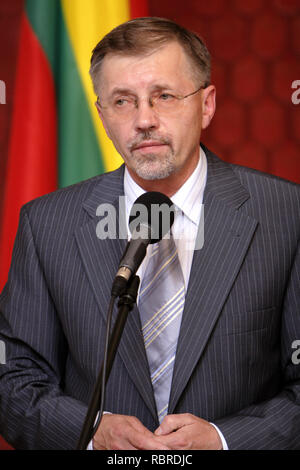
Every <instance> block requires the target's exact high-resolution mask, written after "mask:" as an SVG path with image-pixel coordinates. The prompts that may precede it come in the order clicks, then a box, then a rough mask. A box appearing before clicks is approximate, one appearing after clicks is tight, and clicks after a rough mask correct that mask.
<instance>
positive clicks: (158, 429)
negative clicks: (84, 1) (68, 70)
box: [0, 18, 300, 449]
mask: <svg viewBox="0 0 300 470" xmlns="http://www.w3.org/2000/svg"><path fill="white" fill-rule="evenodd" d="M91 64H92V65H91V76H92V79H93V83H94V88H95V92H96V94H97V96H98V98H97V104H96V105H97V109H98V112H99V116H100V118H101V120H102V122H103V125H104V127H105V129H106V132H107V134H108V136H109V137H110V138H111V140H112V141H113V143H114V145H115V147H116V149H117V150H118V151H119V153H120V154H121V155H122V157H123V159H124V162H125V166H122V167H121V168H120V169H119V170H117V171H116V172H112V173H110V174H106V175H101V176H99V177H96V178H93V179H91V180H88V181H85V182H83V183H81V184H79V185H75V186H73V187H69V188H66V189H63V190H59V191H57V192H55V193H53V194H51V195H47V196H45V197H42V198H40V199H38V200H36V201H33V202H31V203H29V204H27V205H26V206H25V207H24V208H23V209H22V211H21V217H20V227H19V231H18V235H17V238H16V243H15V249H14V256H13V262H12V266H11V271H10V275H9V280H8V283H7V285H6V287H5V289H4V291H3V293H2V295H1V303H0V310H1V312H2V314H1V317H0V331H1V337H0V338H1V339H2V340H3V341H4V342H5V345H6V349H7V364H6V365H3V366H1V367H0V374H1V380H0V393H1V402H0V403H1V415H0V416H1V417H0V423H1V429H0V431H1V433H2V434H3V435H4V437H5V438H6V439H7V440H8V441H9V442H11V443H12V444H13V445H14V446H15V447H17V448H35V449H37V448H42V449H43V448H50V449H57V448H63V449H72V448H75V447H76V443H77V441H78V438H79V435H80V431H81V427H82V425H83V421H84V418H85V415H86V411H87V404H88V402H89V398H90V395H91V392H92V390H93V386H94V383H95V380H96V377H97V374H98V371H99V366H100V364H101V361H102V357H103V343H104V337H105V323H106V311H107V305H108V301H109V297H110V289H111V285H112V281H113V279H114V276H115V273H116V271H117V268H118V264H119V260H120V258H121V256H122V253H123V250H124V246H125V243H126V241H125V240H119V239H117V240H113V239H110V238H107V239H103V240H100V239H99V238H97V236H96V229H97V223H98V221H99V219H98V217H97V215H96V211H97V208H98V207H99V206H100V205H101V204H107V203H109V204H113V205H114V207H116V208H118V197H119V196H122V195H124V194H125V196H126V211H127V214H128V213H129V212H130V209H131V206H132V204H133V202H134V201H135V199H136V198H137V197H138V196H139V195H140V194H142V193H143V192H145V191H160V192H162V193H164V194H166V195H167V196H169V197H170V198H171V199H172V201H173V202H174V204H175V205H176V207H177V208H178V217H176V219H175V222H174V238H175V243H176V245H177V250H176V253H175V254H176V255H177V254H178V256H176V258H178V259H179V268H180V269H181V282H183V285H184V296H183V298H184V299H183V303H184V309H183V312H181V317H180V327H179V329H178V330H177V333H176V338H175V344H176V355H175V358H173V359H174V360H173V363H172V368H171V379H172V380H171V382H170V390H168V389H167V402H166V405H165V407H164V408H163V409H162V410H164V411H163V412H162V410H160V409H159V408H160V405H159V403H160V402H159V400H160V396H161V395H162V394H165V392H166V386H165V385H163V386H161V387H157V385H156V383H155V380H154V374H153V373H152V368H151V367H152V366H151V361H152V357H151V354H152V353H151V352H149V349H148V345H147V344H146V336H145V331H146V330H147V322H146V324H145V323H144V318H143V315H144V310H145V308H144V307H145V303H146V302H145V301H144V300H143V297H142V296H143V292H144V290H145V288H143V287H142V286H143V282H145V279H146V278H147V269H148V266H150V264H151V259H154V256H155V249H153V250H152V251H150V252H149V253H148V254H147V258H146V260H145V261H144V262H143V264H142V266H141V269H140V271H139V274H140V277H141V289H140V292H139V298H138V309H137V308H135V309H134V310H133V312H132V313H131V314H130V315H129V317H128V320H127V323H126V326H125V330H124V333H123V336H122V339H121V343H120V346H119V349H118V353H117V356H116V359H115V363H114V365H113V368H112V372H111V376H110V379H109V381H108V385H107V397H106V402H105V409H106V411H107V412H108V413H107V414H105V415H104V416H103V419H102V421H101V423H100V426H99V428H98V430H97V432H96V434H95V436H94V439H93V442H92V443H91V446H92V447H93V448H94V449H226V448H229V449H297V448H298V449H299V448H300V437H299V436H300V432H299V431H300V407H299V405H300V366H299V364H297V363H296V362H295V361H293V360H292V358H293V353H294V349H293V344H295V343H294V342H295V340H297V339H299V338H300V318H299V307H298V299H299V294H300V292H299V289H300V283H299V272H300V270H299V249H298V248H299V247H298V240H299V234H300V221H299V208H300V192H299V188H298V187H297V185H295V184H293V183H289V182H286V181H283V180H280V179H278V178H275V177H273V176H269V175H264V174H261V173H259V172H256V171H254V170H250V169H247V168H243V167H239V166H236V165H229V164H227V163H224V162H222V161H221V160H219V159H218V158H217V157H216V156H215V155H213V154H212V153H211V152H210V151H209V150H208V149H206V148H205V147H203V146H201V147H199V143H200V136H201V131H202V129H205V128H206V127H207V126H208V125H209V123H210V121H211V119H212V117H213V114H214V111H215V87H214V86H213V85H211V84H210V75H209V54H208V52H207V49H206V47H205V46H204V44H203V42H202V41H201V40H200V39H199V38H197V37H196V36H195V35H194V34H193V33H190V32H189V31H186V30H185V29H184V28H181V27H180V26H178V25H177V24H175V23H173V22H171V21H169V20H164V19H157V18H141V19H136V20H132V21H130V22H128V23H125V24H123V25H121V26H119V27H118V28H116V29H115V30H113V31H112V32H111V33H109V34H108V35H107V36H106V37H105V38H104V39H103V40H102V41H100V43H99V44H98V45H97V47H96V48H95V50H94V52H93V57H92V63H91ZM202 202H203V204H204V209H205V212H204V209H203V207H202ZM203 216H204V231H205V233H204V235H205V238H204V244H203V247H202V248H201V249H196V245H195V243H196V239H197V231H198V230H200V225H201V223H200V220H201V217H203ZM176 224H177V225H176ZM182 224H184V225H185V226H187V227H188V230H189V233H190V234H191V237H192V239H193V240H194V245H195V250H194V252H193V251H191V250H190V249H188V248H187V246H186V245H185V239H184V238H183V239H182V238H181V237H180V236H179V237H177V239H176V237H175V235H176V232H177V233H178V231H179V232H180V227H181V225H182ZM172 230H173V229H172ZM158 245H159V244H158ZM177 251H178V253H177ZM175 254H174V256H175ZM174 256H173V259H175V258H174ZM151 282H152V283H154V280H153V281H151ZM147 287H148V286H147ZM153 290H154V289H153ZM151 299H153V300H152V301H153V303H155V302H156V300H155V292H153V294H151ZM181 303H182V302H181ZM176 308H177V307H176ZM156 352H157V351H155V350H154V352H153V353H154V354H155V353H156ZM158 356H159V354H158ZM169 362H171V361H169ZM166 413H168V414H166Z"/></svg>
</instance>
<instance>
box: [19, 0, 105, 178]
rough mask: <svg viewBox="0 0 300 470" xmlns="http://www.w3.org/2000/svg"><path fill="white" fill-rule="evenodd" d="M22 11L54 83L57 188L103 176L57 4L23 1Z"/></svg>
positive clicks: (89, 117) (72, 54)
mask: <svg viewBox="0 0 300 470" xmlns="http://www.w3.org/2000/svg"><path fill="white" fill-rule="evenodd" d="M45 6H47V7H49V10H48V9H47V8H46V9H45ZM51 7H52V8H51ZM26 11H27V14H28V18H29V21H30V23H31V25H32V27H33V29H34V31H35V34H36V35H37V37H38V39H39V41H40V43H41V46H42V47H43V49H44V51H45V54H46V55H47V57H48V60H49V63H50V66H51V68H52V71H53V75H54V79H55V85H56V95H57V110H58V155H59V162H58V173H59V186H60V187H63V186H68V185H71V184H74V183H78V182H79V181H82V180H84V179H87V178H90V177H92V176H95V175H97V174H100V173H103V172H104V171H105V167H104V163H103V158H102V154H101V150H100V148H99V144H98V140H97V136H96V133H95V129H94V124H93V121H92V117H91V113H90V110H89V107H88V103H87V101H86V96H85V93H84V90H83V85H82V82H81V79H80V76H79V72H78V69H77V65H76V61H75V57H74V53H73V50H72V46H71V43H70V38H69V36H68V32H67V29H66V25H65V21H64V17H63V13H62V10H61V5H60V2H59V1H57V0H51V1H50V2H48V1H47V3H46V5H45V2H44V0H27V3H26ZM48 15H49V16H48ZM48 20H49V21H48ZM49 28H51V31H52V36H51V34H49V31H48V32H47V29H49ZM53 31H55V34H53Z"/></svg>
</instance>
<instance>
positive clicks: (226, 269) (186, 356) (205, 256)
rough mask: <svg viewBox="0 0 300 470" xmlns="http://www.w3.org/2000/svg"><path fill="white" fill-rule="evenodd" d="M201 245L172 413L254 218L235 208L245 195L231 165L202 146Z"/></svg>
mask: <svg viewBox="0 0 300 470" xmlns="http://www.w3.org/2000/svg"><path fill="white" fill-rule="evenodd" d="M205 152H206V155H207V156H208V175H207V184H206V189H205V194H204V201H203V202H204V245H203V247H202V249H200V250H198V251H195V252H194V257H193V263H192V269H191V274H190V281H189V286H188V292H187V296H186V301H185V308H184V312H183V318H182V326H181V330H180V335H179V339H178V347H177V353H176V361H175V365H174V375H173V383H172V390H171V397H170V403H169V413H172V412H173V411H174V409H175V406H176V404H177V402H178V400H179V398H180V395H181V394H182V392H183V390H184V388H185V386H186V385H187V382H188V380H189V378H190V376H191V374H192V372H193V370H194V368H195V366H196V364H197V362H198V361H199V358H200V356H201V354H202V353H203V350H204V348H205V346H206V344H207V342H208V340H209V336H210V334H211V332H212V329H213V327H214V325H215V323H216V321H217V319H218V317H219V315H220V312H221V310H222V307H223V305H224V302H225V300H226V298H227V296H228V294H229V292H230V289H231V287H232V285H233V282H234V280H235V278H236V275H237V273H238V271H239V268H240V266H241V264H242V261H243V259H244V257H245V254H246V252H247V249H248V246H249V244H250V242H251V239H252V237H253V234H254V231H255V229H256V226H257V221H255V220H253V219H252V218H251V217H249V216H248V215H246V214H245V213H242V211H241V210H240V211H239V208H240V207H241V206H242V204H243V203H244V202H245V201H246V200H247V199H248V198H249V194H248V192H247V191H246V190H245V188H244V187H243V186H242V185H241V183H240V181H239V180H238V178H237V177H236V176H235V174H234V172H233V170H232V169H231V167H230V166H229V165H227V164H225V163H224V162H222V161H221V160H219V159H217V158H216V157H215V156H213V155H212V154H210V152H209V151H208V150H207V149H205Z"/></svg>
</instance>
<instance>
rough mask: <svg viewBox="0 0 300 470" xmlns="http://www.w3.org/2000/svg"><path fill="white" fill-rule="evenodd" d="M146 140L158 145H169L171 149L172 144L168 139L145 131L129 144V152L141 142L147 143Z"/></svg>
mask: <svg viewBox="0 0 300 470" xmlns="http://www.w3.org/2000/svg"><path fill="white" fill-rule="evenodd" d="M148 140H151V141H155V142H157V143H158V144H162V145H170V146H171V147H172V142H171V139H170V138H169V137H164V136H160V135H157V134H155V133H154V132H151V131H145V132H143V133H142V134H140V135H139V136H138V137H137V138H135V139H134V140H132V141H131V142H129V145H128V148H129V150H130V151H132V150H134V149H135V148H136V147H138V146H139V145H141V144H142V143H143V142H145V141H148Z"/></svg>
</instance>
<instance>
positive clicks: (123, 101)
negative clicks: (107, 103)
mask: <svg viewBox="0 0 300 470" xmlns="http://www.w3.org/2000/svg"><path fill="white" fill-rule="evenodd" d="M127 103H128V100H126V99H125V98H119V99H118V100H116V101H115V106H117V107H122V106H125V105H126V104H127Z"/></svg>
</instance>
